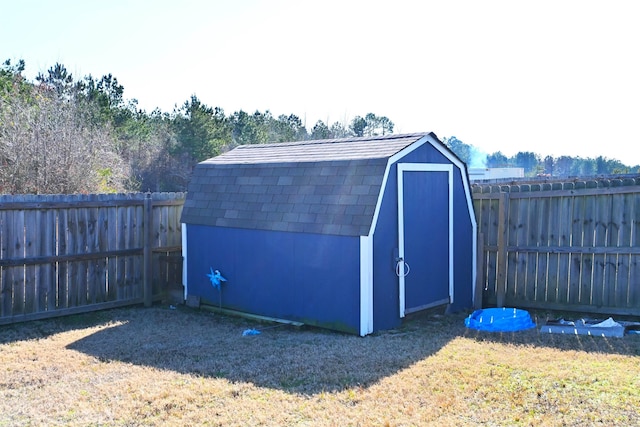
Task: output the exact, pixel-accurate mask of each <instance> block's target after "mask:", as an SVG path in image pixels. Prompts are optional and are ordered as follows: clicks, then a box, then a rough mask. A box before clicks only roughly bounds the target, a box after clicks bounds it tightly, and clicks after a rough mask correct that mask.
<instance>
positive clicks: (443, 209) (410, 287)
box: [397, 163, 453, 317]
mask: <svg viewBox="0 0 640 427" xmlns="http://www.w3.org/2000/svg"><path fill="white" fill-rule="evenodd" d="M452 175H453V166H452V165H450V164H449V165H446V164H423V163H401V164H398V236H399V242H398V260H397V273H398V277H399V288H400V317H404V315H405V314H407V313H412V312H414V311H418V310H422V309H426V308H430V307H435V306H437V305H441V304H447V303H450V302H453V180H452Z"/></svg>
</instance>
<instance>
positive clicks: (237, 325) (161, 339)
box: [67, 307, 463, 394]
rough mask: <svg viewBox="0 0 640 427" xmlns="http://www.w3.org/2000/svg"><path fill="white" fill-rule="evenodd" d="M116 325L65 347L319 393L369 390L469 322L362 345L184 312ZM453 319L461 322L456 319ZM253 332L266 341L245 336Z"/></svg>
mask: <svg viewBox="0 0 640 427" xmlns="http://www.w3.org/2000/svg"><path fill="white" fill-rule="evenodd" d="M119 313H120V314H121V315H120V316H116V317H118V319H117V320H116V321H115V322H112V323H110V324H105V326H104V327H103V328H101V329H100V330H98V331H96V332H93V333H91V334H90V335H87V336H86V337H84V338H81V339H79V340H77V341H75V342H73V343H71V344H69V345H68V346H67V348H68V349H72V350H76V351H79V352H82V353H85V354H88V355H91V356H93V357H95V358H97V359H98V360H100V361H104V362H108V361H120V362H125V363H132V364H135V365H142V366H149V367H153V368H157V369H161V370H171V371H175V372H180V373H184V374H192V375H197V376H204V377H217V378H223V379H226V380H228V381H231V382H250V383H253V384H255V385H257V386H261V387H269V388H274V389H279V390H284V391H287V392H294V393H303V394H316V393H320V392H330V391H336V390H343V389H345V388H348V387H356V386H361V387H367V386H369V385H371V384H373V383H375V382H377V381H379V380H380V379H382V378H385V377H387V376H390V375H393V374H395V373H397V372H398V371H400V370H403V369H405V368H407V367H409V366H411V365H412V364H414V363H416V362H418V361H420V360H423V359H424V358H426V357H428V356H430V355H432V354H433V353H435V352H437V351H438V350H440V349H441V348H442V347H444V346H445V345H447V343H448V342H449V341H450V340H451V339H453V338H455V337H456V335H458V334H459V332H460V329H459V328H455V329H457V331H455V330H452V328H451V327H450V326H451V324H452V323H458V324H459V323H460V322H461V321H462V319H463V317H450V316H442V315H439V314H437V313H433V312H430V313H424V314H422V315H421V316H414V317H413V318H412V319H409V320H408V321H407V322H405V324H404V325H403V327H402V328H399V329H397V330H393V331H388V332H384V333H380V334H374V335H372V336H369V337H366V338H361V337H357V336H351V335H345V334H340V333H335V332H331V331H326V330H321V329H315V328H305V327H303V328H295V327H292V326H284V325H279V326H277V325H274V324H269V323H256V322H254V321H250V320H246V319H240V318H233V317H226V316H222V315H218V314H213V313H209V312H204V311H195V310H190V309H187V308H182V307H180V308H179V309H178V310H168V309H164V308H158V307H155V308H151V309H137V310H134V309H131V310H127V311H124V310H120V311H119ZM454 319H455V320H454ZM248 328H256V329H259V330H260V329H262V332H261V334H259V335H255V336H243V335H242V332H243V331H244V330H246V329H248Z"/></svg>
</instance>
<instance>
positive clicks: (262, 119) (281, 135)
mask: <svg viewBox="0 0 640 427" xmlns="http://www.w3.org/2000/svg"><path fill="white" fill-rule="evenodd" d="M24 69H25V62H24V61H23V60H20V61H17V62H15V63H12V62H11V60H7V61H5V62H4V63H3V64H2V65H1V66H0V193H9V194H19V193H20V194H46V193H49V194H54V193H59V194H63V193H100V192H118V191H147V190H151V191H185V190H186V187H187V183H188V182H189V178H190V176H191V173H192V170H193V168H194V166H195V165H196V164H197V163H198V162H200V161H202V160H205V159H207V158H210V157H214V156H216V155H218V154H220V153H222V152H224V151H227V150H229V149H231V148H233V147H235V146H237V145H241V144H260V143H267V142H286V141H299V140H307V139H332V138H342V137H346V136H374V135H384V134H389V133H393V128H394V124H393V122H392V121H391V120H389V118H387V117H385V116H377V115H375V114H373V113H368V114H366V115H364V116H356V117H355V118H354V119H353V120H351V122H349V123H341V122H334V123H332V124H330V123H324V122H323V121H321V120H319V121H318V122H316V123H315V124H314V125H313V127H311V129H310V130H308V129H307V128H306V126H305V123H303V122H302V120H301V119H300V118H299V117H298V116H296V115H295V114H289V115H286V114H282V115H279V116H277V117H275V116H274V115H273V114H272V113H271V112H270V111H268V110H267V111H264V112H261V111H255V112H254V113H248V112H245V111H242V110H240V111H235V112H233V113H231V114H227V113H225V111H224V110H223V109H222V108H220V107H210V106H208V105H206V104H204V103H203V102H202V101H201V100H200V99H198V97H197V96H196V95H192V96H191V97H190V98H189V99H187V100H186V101H185V102H184V103H183V104H182V105H181V106H176V107H175V108H174V109H173V111H171V112H162V111H160V110H159V109H155V110H153V111H151V112H146V111H144V110H142V109H140V108H138V105H137V101H136V100H127V99H125V98H124V87H123V86H122V85H121V84H120V83H119V82H118V80H117V78H116V77H114V76H113V75H111V74H107V75H104V76H102V77H100V78H94V77H93V76H91V75H89V76H85V77H83V78H80V79H76V78H75V77H74V76H73V75H72V74H71V73H70V72H69V71H68V70H67V68H66V67H65V66H64V65H62V64H55V65H54V66H53V67H51V68H49V69H48V70H47V71H46V72H44V73H40V74H38V75H37V76H36V78H35V81H29V80H28V79H26V78H25V77H24V75H23V72H24Z"/></svg>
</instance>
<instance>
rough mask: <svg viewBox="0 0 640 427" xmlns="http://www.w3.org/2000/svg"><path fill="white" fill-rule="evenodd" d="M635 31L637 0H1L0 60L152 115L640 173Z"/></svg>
mask: <svg viewBox="0 0 640 427" xmlns="http://www.w3.org/2000/svg"><path fill="white" fill-rule="evenodd" d="M639 19H640V2H638V1H635V0H617V1H591V0H551V1H550V0H537V1H535V2H534V1H511V0H510V1H495V0H483V1H470V0H463V1H459V0H449V1H445V0H443V1H428V0H426V1H407V0H393V1H379V0H367V1H360V0H322V1H317V0H305V1H300V0H263V1H262V0H181V1H175V0H149V1H146V0H110V1H108V2H107V1H97V0H57V1H49V0H21V1H15V0H0V60H1V61H4V60H6V59H12V60H14V61H15V60H18V59H24V60H25V62H26V66H27V67H26V70H25V75H26V76H27V77H28V78H29V79H33V78H35V76H36V75H37V74H38V73H39V72H46V70H47V69H48V68H50V67H51V66H53V65H54V64H55V63H57V62H58V63H61V64H64V65H65V66H66V67H67V69H68V70H69V71H70V72H72V73H73V75H74V76H75V77H76V78H78V79H79V78H82V77H84V76H87V75H89V74H91V75H93V76H94V77H97V78H99V77H101V76H103V75H106V74H109V73H111V74H113V75H114V76H115V77H116V78H117V79H118V81H119V83H120V84H121V85H123V86H124V96H125V98H127V99H136V100H138V105H139V107H140V108H143V109H145V110H146V111H148V112H150V111H152V110H153V109H155V108H160V109H161V110H163V111H167V112H171V111H172V110H173V108H174V107H175V106H176V105H178V106H180V105H182V104H183V103H184V102H185V101H187V100H188V99H189V98H190V97H191V95H194V94H195V95H196V96H197V97H198V98H199V99H200V100H201V101H202V102H203V103H205V104H206V105H208V106H211V107H221V108H223V109H224V111H225V113H226V114H231V113H233V112H234V111H238V110H244V111H246V112H250V113H251V112H254V111H255V110H259V111H261V112H264V111H266V110H269V111H271V113H272V114H273V115H274V116H276V117H277V116H278V115H280V114H286V115H289V114H295V115H297V116H299V117H300V118H301V119H302V120H303V122H304V123H306V126H307V129H309V130H310V129H311V128H312V127H313V125H314V124H315V123H316V122H317V121H318V120H322V121H324V122H325V123H327V122H328V123H333V122H336V121H338V122H342V123H349V122H350V121H351V120H352V119H353V118H354V117H355V116H356V115H360V116H364V115H365V114H367V113H369V112H372V113H374V114H376V115H378V116H386V117H388V118H390V119H391V120H392V121H393V122H394V123H395V133H408V132H424V131H430V132H434V133H435V134H436V135H438V137H440V138H443V137H451V136H456V137H457V138H458V139H460V140H462V141H463V142H465V143H467V144H471V145H473V146H475V147H477V148H478V149H480V150H482V151H485V152H487V153H493V152H496V151H501V152H502V153H503V154H505V155H507V156H511V155H514V154H515V153H517V152H519V151H532V152H534V153H537V154H539V155H541V156H543V157H544V156H547V155H551V156H555V157H557V156H561V155H571V156H580V157H585V158H586V157H597V156H604V157H607V158H609V159H617V160H621V161H622V162H623V163H625V164H627V165H638V164H640V137H639V136H638V135H639V129H638V128H639V124H640V54H639V53H638V52H639V51H640V50H639V44H640V25H638V20H639Z"/></svg>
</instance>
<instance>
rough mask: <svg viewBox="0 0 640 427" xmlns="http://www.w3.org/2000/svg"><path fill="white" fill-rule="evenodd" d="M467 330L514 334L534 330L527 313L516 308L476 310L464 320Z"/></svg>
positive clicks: (533, 324)
mask: <svg viewBox="0 0 640 427" xmlns="http://www.w3.org/2000/svg"><path fill="white" fill-rule="evenodd" d="M464 324H465V325H466V326H467V328H471V329H477V330H479V331H489V332H516V331H524V330H526V329H531V328H535V326H536V324H535V323H533V320H531V316H529V312H528V311H526V310H520V309H517V308H485V309H482V310H476V311H474V312H473V313H471V315H469V317H467V318H466V319H465V320H464Z"/></svg>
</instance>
